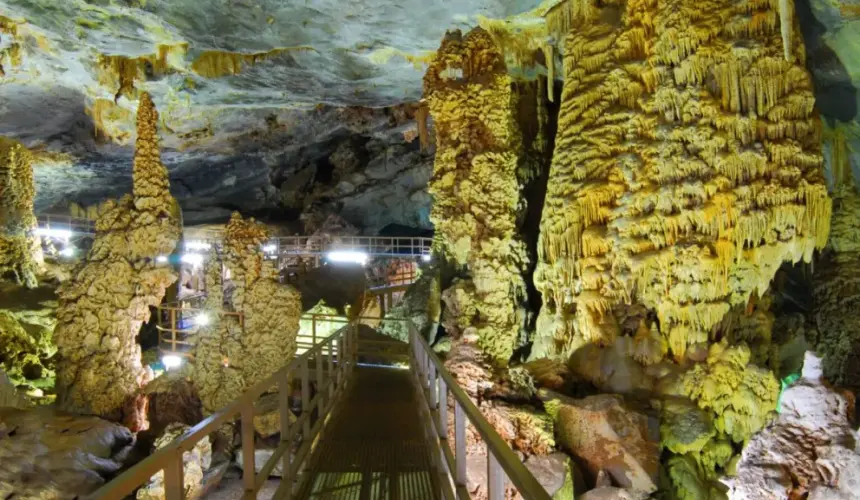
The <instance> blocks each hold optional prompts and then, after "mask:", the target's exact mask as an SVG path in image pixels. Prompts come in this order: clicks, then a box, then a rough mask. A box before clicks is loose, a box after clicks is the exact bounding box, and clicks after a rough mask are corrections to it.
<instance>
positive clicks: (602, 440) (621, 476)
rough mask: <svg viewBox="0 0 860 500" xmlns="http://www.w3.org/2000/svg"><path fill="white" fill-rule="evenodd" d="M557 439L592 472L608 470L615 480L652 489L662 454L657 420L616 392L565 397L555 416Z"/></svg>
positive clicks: (626, 486)
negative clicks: (651, 419) (612, 393)
mask: <svg viewBox="0 0 860 500" xmlns="http://www.w3.org/2000/svg"><path fill="white" fill-rule="evenodd" d="M555 425H556V433H557V436H558V441H559V443H560V444H561V445H563V446H564V447H565V448H567V449H568V450H570V452H571V453H573V454H574V455H576V456H577V457H579V458H580V460H581V463H582V464H583V465H584V466H585V467H586V468H587V470H588V471H589V472H590V473H591V474H592V476H597V474H598V473H599V472H600V471H601V470H605V471H606V472H607V473H608V474H609V475H610V476H611V477H612V480H613V482H614V483H615V484H617V485H620V486H622V487H624V488H628V489H633V490H637V491H640V492H645V493H651V492H654V491H656V489H657V474H658V468H659V459H660V444H659V432H658V431H657V426H656V422H654V425H653V426H652V425H649V419H648V417H647V416H645V415H644V414H642V413H639V412H637V411H635V410H633V409H631V408H629V407H628V406H627V405H626V404H625V403H624V400H623V399H622V398H621V397H620V396H617V395H609V394H601V395H597V396H589V397H587V398H584V399H570V398H565V397H562V400H561V401H560V406H559V407H558V413H557V415H556V424H555Z"/></svg>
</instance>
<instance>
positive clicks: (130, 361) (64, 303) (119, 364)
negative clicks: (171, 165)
mask: <svg viewBox="0 0 860 500" xmlns="http://www.w3.org/2000/svg"><path fill="white" fill-rule="evenodd" d="M157 123H158V113H157V112H156V111H155V108H154V106H153V104H152V100H151V99H150V98H149V95H147V94H142V96H141V100H140V108H139V113H138V124H137V128H138V139H137V144H136V147H137V149H136V151H135V158H134V168H133V185H134V192H133V195H126V196H124V197H123V198H122V199H120V200H119V201H118V202H115V201H111V202H108V203H105V204H104V205H103V206H102V207H100V210H99V212H100V215H99V217H98V220H97V221H96V237H95V241H94V242H93V246H92V249H91V250H90V251H89V253H88V254H87V257H86V259H85V261H84V262H83V263H82V264H81V266H80V267H79V268H78V269H77V270H76V271H75V276H74V278H73V279H71V280H69V281H67V282H65V283H63V285H62V286H61V287H60V289H59V292H58V293H59V296H60V307H59V309H58V311H57V328H56V330H55V332H54V339H55V340H56V342H57V347H58V350H59V355H60V356H59V358H60V360H59V361H58V363H57V402H58V404H59V406H60V408H62V409H63V410H65V411H69V412H73V413H84V414H94V415H99V416H102V417H105V418H109V419H113V420H121V421H123V423H125V425H127V426H129V427H130V428H132V429H133V430H139V429H143V428H146V425H147V424H146V420H145V415H146V411H145V404H146V400H145V397H144V396H143V395H142V394H140V392H139V389H140V388H141V387H142V386H143V385H145V384H146V383H147V382H148V381H149V380H150V379H151V377H152V373H151V371H150V370H149V369H148V368H144V367H143V366H142V365H141V355H140V346H139V345H138V344H137V341H136V337H137V335H138V332H139V331H140V327H141V325H143V324H144V323H146V322H147V321H149V317H150V308H151V307H153V306H156V305H158V304H159V303H161V301H162V299H163V298H164V294H165V291H166V289H167V287H168V286H170V285H171V284H172V283H173V282H174V281H176V274H175V273H174V271H173V269H172V268H170V267H169V266H167V265H158V264H156V261H157V258H158V257H159V256H162V255H170V254H172V253H173V251H174V249H175V248H176V245H177V243H178V242H179V239H180V236H181V217H180V214H179V208H178V204H177V203H176V200H174V199H173V198H172V197H171V196H170V192H169V185H168V178H167V170H166V169H165V167H164V165H163V164H162V163H161V160H160V156H159V149H158V138H157V136H156V129H155V127H156V124H157Z"/></svg>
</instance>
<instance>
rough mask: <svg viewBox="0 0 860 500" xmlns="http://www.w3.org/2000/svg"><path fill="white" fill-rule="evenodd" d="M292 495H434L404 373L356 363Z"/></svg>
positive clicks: (391, 498) (406, 498)
mask: <svg viewBox="0 0 860 500" xmlns="http://www.w3.org/2000/svg"><path fill="white" fill-rule="evenodd" d="M353 377H354V378H353V382H352V386H351V387H350V388H349V389H348V390H347V392H346V394H345V395H344V400H343V401H342V402H341V403H340V404H339V405H338V409H337V410H336V412H335V413H334V414H333V415H332V421H331V422H330V423H329V425H328V426H327V428H326V429H325V431H323V436H322V438H321V440H320V443H319V446H318V448H317V450H316V452H315V454H314V456H313V457H312V459H311V470H312V471H313V476H311V480H310V481H308V482H307V483H306V484H305V485H304V487H303V489H302V492H301V494H300V495H298V498H311V499H334V498H336V499H338V500H346V499H360V500H365V499H367V500H399V499H403V500H413V499H414V500H421V499H436V498H439V486H438V483H437V477H438V476H437V475H436V474H434V473H433V472H432V466H431V460H430V452H429V447H428V446H427V443H426V441H425V439H424V434H423V429H422V425H423V422H422V420H421V416H420V414H419V411H418V406H417V400H416V397H417V395H416V393H415V389H414V385H413V384H412V379H411V378H410V372H409V371H408V370H398V369H390V368H377V367H364V366H362V367H358V368H357V369H356V371H355V373H354V375H353Z"/></svg>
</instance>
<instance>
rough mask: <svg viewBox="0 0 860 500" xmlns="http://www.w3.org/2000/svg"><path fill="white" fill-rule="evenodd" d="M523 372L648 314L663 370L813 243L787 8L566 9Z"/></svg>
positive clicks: (825, 213)
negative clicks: (626, 319) (627, 318)
mask: <svg viewBox="0 0 860 500" xmlns="http://www.w3.org/2000/svg"><path fill="white" fill-rule="evenodd" d="M547 20H548V24H549V26H550V28H551V30H552V31H554V32H555V33H556V34H557V35H564V38H563V44H564V68H565V70H564V71H565V74H564V88H563V93H562V102H561V110H560V112H559V132H558V136H557V138H556V148H555V155H554V158H553V162H552V169H551V175H550V180H549V188H548V192H547V196H546V202H545V205H544V211H543V219H542V221H541V237H540V243H539V260H540V262H539V265H538V268H537V272H536V274H535V284H536V286H537V287H538V289H539V290H540V291H541V293H542V294H543V297H544V302H545V307H544V309H543V310H542V311H541V316H542V318H541V321H539V325H542V326H543V328H541V329H539V331H538V332H537V336H538V338H537V340H536V342H535V347H536V348H535V349H534V350H533V352H532V354H533V356H536V357H540V356H566V355H567V354H569V353H570V352H572V351H573V350H575V349H576V348H577V347H578V346H579V345H581V344H582V343H584V342H597V341H599V342H605V343H608V342H611V341H612V340H613V339H614V338H615V337H616V336H617V335H618V333H619V326H618V324H617V323H616V322H615V321H614V318H613V315H612V314H609V313H610V311H611V310H612V309H613V308H615V307H618V306H619V305H620V304H630V303H636V302H638V303H641V304H644V305H645V306H647V307H648V308H649V309H651V310H653V311H655V312H656V315H657V319H658V321H659V330H660V332H661V333H662V335H663V336H664V337H665V338H666V339H667V340H668V343H669V348H670V350H671V352H672V353H673V354H674V355H675V356H676V357H681V356H683V355H684V354H685V351H686V350H687V347H688V346H690V345H692V344H695V343H699V342H705V341H708V340H709V333H710V331H711V329H712V327H714V326H715V325H716V324H717V323H718V322H719V321H720V320H721V318H722V317H723V315H724V314H725V313H726V312H727V311H728V310H729V309H730V307H731V306H732V305H734V304H744V303H746V302H747V300H748V299H749V297H750V295H751V294H752V293H753V292H758V294H759V295H761V294H762V293H763V292H764V290H765V289H766V288H767V286H768V284H769V283H770V281H771V279H772V278H773V276H774V274H775V272H776V269H777V268H778V267H779V265H780V264H781V263H783V262H798V261H800V260H805V261H809V260H810V258H811V257H812V253H813V251H814V250H815V249H817V248H822V247H823V246H824V244H825V243H826V241H827V234H828V228H829V219H830V210H831V206H830V199H829V197H828V195H827V191H826V186H825V184H824V179H823V176H822V173H821V164H822V157H821V146H820V134H819V129H820V126H819V122H818V120H817V119H816V114H815V111H814V104H815V101H814V97H813V94H812V82H811V79H810V76H809V73H808V72H807V71H806V69H805V67H804V62H805V61H804V57H805V53H804V49H803V46H802V43H801V42H800V40H801V39H800V36H799V30H798V28H797V26H796V22H795V21H794V11H793V4H792V3H791V2H757V1H741V2H726V1H722V0H711V1H705V2H687V1H682V0H673V1H670V2H662V3H659V2H654V1H653V0H630V1H619V0H615V1H610V2H604V3H602V4H601V6H600V7H597V6H596V4H593V3H591V2H567V3H565V4H562V5H561V6H559V7H558V8H556V9H555V10H554V11H553V12H551V13H550V14H549V15H548V17H547Z"/></svg>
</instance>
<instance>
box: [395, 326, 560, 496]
mask: <svg viewBox="0 0 860 500" xmlns="http://www.w3.org/2000/svg"><path fill="white" fill-rule="evenodd" d="M409 343H410V347H411V349H410V357H411V360H410V361H411V362H410V367H411V370H412V374H413V378H414V382H415V384H417V386H418V387H419V388H420V391H419V392H420V393H421V394H422V395H423V397H419V398H418V399H419V400H420V401H421V405H420V406H421V408H420V410H421V412H422V415H423V416H424V420H425V421H426V422H427V423H428V425H427V426H426V429H425V430H426V434H427V437H428V439H429V440H430V443H431V444H432V445H433V446H434V447H435V449H436V452H435V453H434V455H435V456H434V461H435V462H436V463H437V465H438V468H439V473H440V475H441V476H442V477H441V484H442V496H443V497H444V498H446V499H455V498H456V499H457V500H462V499H470V498H471V495H470V494H469V491H468V489H467V488H466V420H467V419H468V421H469V423H471V424H472V426H473V427H474V428H475V430H476V431H477V432H478V435H480V436H481V439H482V440H483V441H484V443H485V444H486V446H487V482H488V485H487V492H488V496H489V500H504V498H505V496H506V495H505V489H506V487H507V483H508V481H510V483H512V484H513V486H514V488H516V490H517V491H518V492H519V494H520V495H521V496H522V497H523V498H525V499H526V500H550V496H549V494H547V492H546V490H545V489H544V488H543V486H541V484H540V483H539V482H538V481H537V479H535V477H534V476H533V475H532V473H531V472H530V471H529V470H528V469H527V468H526V467H525V466H524V465H523V464H522V463H521V462H520V459H519V458H518V457H517V455H516V454H514V452H513V450H511V448H510V447H509V446H508V445H507V443H505V441H504V440H503V439H502V438H501V436H499V434H498V432H496V430H495V429H494V428H493V426H492V425H490V423H489V422H488V421H487V419H486V418H484V416H483V415H482V414H481V411H480V410H478V408H477V407H476V406H475V404H474V403H473V402H472V400H471V399H469V396H468V395H467V394H466V393H465V392H464V391H463V389H461V388H460V386H459V385H457V381H456V380H455V379H454V377H452V376H451V374H450V373H448V371H447V370H446V369H445V366H444V365H443V364H442V361H440V360H439V358H438V357H437V356H436V353H434V352H433V350H432V349H431V348H430V345H429V344H428V343H427V340H425V339H424V337H422V336H421V335H420V334H419V333H418V331H417V329H416V328H415V326H414V325H413V324H412V323H411V322H410V323H409ZM449 394H450V395H451V396H452V400H453V403H454V443H453V445H454V447H453V449H454V451H453V453H452V451H451V446H450V443H449V439H448V395H449Z"/></svg>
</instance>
